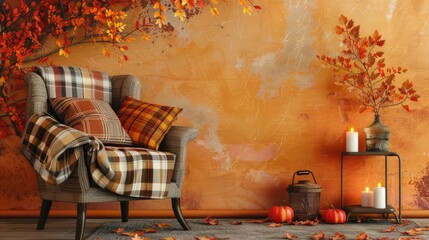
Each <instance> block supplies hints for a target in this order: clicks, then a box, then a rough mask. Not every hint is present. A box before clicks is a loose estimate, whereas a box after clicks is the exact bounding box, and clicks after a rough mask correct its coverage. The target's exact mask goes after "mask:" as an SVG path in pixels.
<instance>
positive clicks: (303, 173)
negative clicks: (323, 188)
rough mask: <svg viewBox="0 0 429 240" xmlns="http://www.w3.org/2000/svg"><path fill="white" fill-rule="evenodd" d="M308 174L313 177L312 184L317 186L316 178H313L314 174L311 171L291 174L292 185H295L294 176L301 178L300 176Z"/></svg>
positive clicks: (299, 171)
mask: <svg viewBox="0 0 429 240" xmlns="http://www.w3.org/2000/svg"><path fill="white" fill-rule="evenodd" d="M308 174H311V176H313V180H314V183H315V184H317V182H316V178H315V177H314V174H313V172H312V171H310V170H298V171H296V172H295V173H294V174H293V177H292V185H293V184H295V175H299V176H301V175H308Z"/></svg>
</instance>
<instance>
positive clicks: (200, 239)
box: [194, 236, 228, 240]
mask: <svg viewBox="0 0 429 240" xmlns="http://www.w3.org/2000/svg"><path fill="white" fill-rule="evenodd" d="M194 239H195V240H222V239H228V238H217V237H215V236H212V237H209V236H203V237H194Z"/></svg>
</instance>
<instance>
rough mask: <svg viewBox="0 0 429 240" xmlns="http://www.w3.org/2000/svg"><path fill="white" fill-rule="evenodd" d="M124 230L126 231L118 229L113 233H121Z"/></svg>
mask: <svg viewBox="0 0 429 240" xmlns="http://www.w3.org/2000/svg"><path fill="white" fill-rule="evenodd" d="M124 230H125V229H124V228H117V229H115V230H113V231H112V232H114V233H121V232H123V231H124Z"/></svg>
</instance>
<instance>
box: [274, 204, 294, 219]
mask: <svg viewBox="0 0 429 240" xmlns="http://www.w3.org/2000/svg"><path fill="white" fill-rule="evenodd" d="M293 217H294V213H293V209H292V208H291V207H288V206H283V205H282V204H281V205H280V206H272V207H271V208H270V212H269V214H268V218H269V219H270V220H271V221H273V222H275V223H285V222H287V223H290V222H292V221H293Z"/></svg>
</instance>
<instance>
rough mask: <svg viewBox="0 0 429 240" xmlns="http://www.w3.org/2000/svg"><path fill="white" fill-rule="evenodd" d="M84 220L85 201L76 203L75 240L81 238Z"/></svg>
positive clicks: (80, 239)
mask: <svg viewBox="0 0 429 240" xmlns="http://www.w3.org/2000/svg"><path fill="white" fill-rule="evenodd" d="M85 221H86V203H78V204H77V222H76V234H75V240H82V239H83V233H84V230H85Z"/></svg>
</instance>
